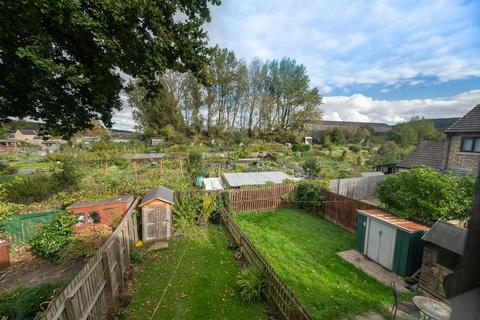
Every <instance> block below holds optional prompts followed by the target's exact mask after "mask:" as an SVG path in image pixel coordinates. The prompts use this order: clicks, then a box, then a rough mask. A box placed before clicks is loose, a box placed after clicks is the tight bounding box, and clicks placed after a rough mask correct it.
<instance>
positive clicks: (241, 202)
mask: <svg viewBox="0 0 480 320" xmlns="http://www.w3.org/2000/svg"><path fill="white" fill-rule="evenodd" d="M294 189H295V186H294V185H292V184H279V185H275V186H271V187H262V188H254V189H232V190H228V192H229V198H230V209H231V210H232V211H237V212H238V211H266V210H275V209H279V208H285V207H289V206H290V205H291V204H290V203H289V202H288V201H286V200H284V199H282V196H285V195H287V194H289V193H290V192H292V191H293V190H294Z"/></svg>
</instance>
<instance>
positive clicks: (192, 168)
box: [187, 151, 204, 177]
mask: <svg viewBox="0 0 480 320" xmlns="http://www.w3.org/2000/svg"><path fill="white" fill-rule="evenodd" d="M187 170H188V173H190V175H191V176H192V177H198V176H202V175H203V174H204V168H203V158H202V154H201V153H200V152H196V151H193V152H190V153H189V154H188V158H187Z"/></svg>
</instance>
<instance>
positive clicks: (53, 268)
mask: <svg viewBox="0 0 480 320" xmlns="http://www.w3.org/2000/svg"><path fill="white" fill-rule="evenodd" d="M82 267H83V262H69V263H64V264H55V263H53V262H50V261H49V260H46V259H42V258H40V257H37V256H35V255H33V254H32V252H31V250H30V248H29V247H28V246H21V247H16V248H15V249H14V250H12V252H11V254H10V266H9V267H8V268H7V269H5V270H2V271H1V276H0V290H3V289H7V288H13V287H18V286H24V287H33V286H35V285H38V284H42V283H56V282H59V281H61V280H64V279H66V278H68V277H70V276H74V275H75V274H77V273H78V272H79V271H80V270H81V269H82Z"/></svg>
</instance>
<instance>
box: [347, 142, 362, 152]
mask: <svg viewBox="0 0 480 320" xmlns="http://www.w3.org/2000/svg"><path fill="white" fill-rule="evenodd" d="M348 150H350V151H352V152H355V153H359V152H360V151H361V150H362V147H361V146H359V145H357V144H354V145H351V146H350V147H348Z"/></svg>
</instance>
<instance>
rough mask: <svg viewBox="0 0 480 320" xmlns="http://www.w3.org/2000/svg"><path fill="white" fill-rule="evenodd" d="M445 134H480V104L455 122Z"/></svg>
mask: <svg viewBox="0 0 480 320" xmlns="http://www.w3.org/2000/svg"><path fill="white" fill-rule="evenodd" d="M445 132H448V133H455V132H480V104H477V105H476V106H475V107H474V108H473V109H472V110H470V111H469V112H468V113H467V114H466V115H464V116H463V117H462V118H460V119H458V120H457V121H455V122H454V123H453V124H452V125H451V126H450V127H449V128H448V129H447V130H445Z"/></svg>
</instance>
